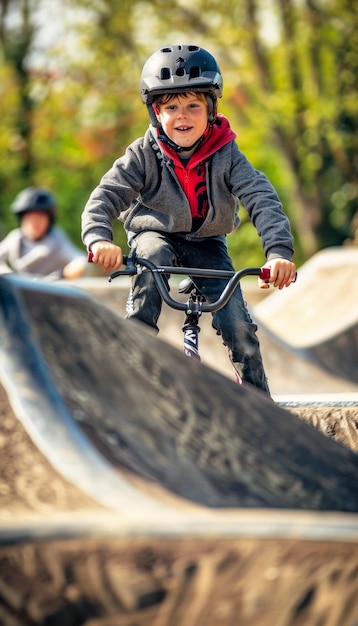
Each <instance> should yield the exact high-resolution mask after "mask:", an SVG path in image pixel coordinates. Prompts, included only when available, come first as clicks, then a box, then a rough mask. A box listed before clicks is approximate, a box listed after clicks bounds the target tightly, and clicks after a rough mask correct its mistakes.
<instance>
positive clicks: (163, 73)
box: [160, 67, 171, 80]
mask: <svg viewBox="0 0 358 626" xmlns="http://www.w3.org/2000/svg"><path fill="white" fill-rule="evenodd" d="M170 76H171V71H170V69H169V67H162V69H161V70H160V80H168V78H170Z"/></svg>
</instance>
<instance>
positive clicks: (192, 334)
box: [183, 315, 201, 361]
mask: <svg viewBox="0 0 358 626" xmlns="http://www.w3.org/2000/svg"><path fill="white" fill-rule="evenodd" d="M183 332H184V354H186V356H190V357H192V358H194V359H196V360H197V361H200V360H201V359H200V354H199V332H200V328H199V324H198V320H197V318H196V316H190V315H189V316H187V318H186V320H185V324H184V326H183Z"/></svg>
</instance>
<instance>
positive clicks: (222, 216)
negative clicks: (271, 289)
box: [82, 116, 293, 260]
mask: <svg viewBox="0 0 358 626" xmlns="http://www.w3.org/2000/svg"><path fill="white" fill-rule="evenodd" d="M221 117H222V118H223V116H221ZM223 119H224V120H225V122H226V124H227V125H228V121H227V120H226V118H223ZM160 144H161V142H160V140H158V137H157V131H156V129H154V128H153V127H149V129H148V130H147V132H146V133H145V135H144V137H141V138H139V139H137V140H136V141H134V142H133V143H132V144H131V145H130V146H128V148H127V150H126V152H125V154H124V155H123V156H122V157H120V158H119V159H117V160H116V161H115V162H114V164H113V166H112V168H111V169H110V170H109V171H108V172H107V173H106V174H105V175H104V176H103V178H102V179H101V181H100V184H99V185H98V186H97V187H96V188H95V189H94V191H93V192H92V194H91V195H90V198H89V200H88V202H87V204H86V206H85V208H84V211H83V214H82V240H83V243H84V244H85V246H86V247H87V249H90V247H91V245H92V244H93V243H95V242H96V241H103V240H105V241H110V242H111V241H113V228H112V224H113V221H114V220H116V219H120V220H121V221H123V223H124V227H125V230H126V231H127V233H128V235H129V238H130V237H131V236H133V233H134V234H135V233H139V232H143V231H145V230H154V231H159V232H164V233H184V234H186V237H187V238H188V239H191V240H195V239H197V238H206V237H214V236H217V235H226V234H228V233H230V232H232V231H233V230H235V228H237V226H238V225H239V222H240V220H239V216H238V209H239V205H240V203H241V204H242V205H243V206H244V207H245V209H246V210H247V212H248V214H249V216H250V219H251V221H252V223H253V225H254V227H255V228H256V230H257V232H258V234H259V235H260V237H261V240H262V245H263V250H264V253H265V256H266V258H267V259H268V260H270V259H271V258H274V257H283V258H285V259H288V260H291V258H292V255H293V238H292V235H291V232H290V225H289V221H288V218H287V216H286V215H285V213H284V211H283V209H282V204H281V202H280V200H279V198H278V195H277V193H276V191H275V189H274V188H273V186H272V185H271V183H270V182H269V180H268V179H267V177H266V176H265V175H264V174H263V173H262V172H259V171H258V170H256V169H255V168H254V167H253V166H252V165H251V163H250V162H249V161H248V160H247V158H246V157H245V155H244V154H243V153H242V152H240V150H239V148H238V146H237V144H236V142H235V141H234V140H231V141H229V142H228V143H226V144H225V145H224V146H222V147H221V148H219V149H218V150H216V151H214V152H213V153H211V154H210V156H208V158H205V157H204V158H202V159H201V161H202V162H203V161H204V162H205V167H206V185H207V192H208V201H209V209H208V213H207V216H206V218H205V221H204V223H203V224H202V225H201V227H200V228H199V230H197V231H195V232H191V228H192V216H191V210H190V205H189V201H188V198H187V196H186V194H185V192H184V190H183V188H182V186H181V185H180V183H179V180H178V178H177V176H176V174H175V167H174V165H175V163H174V160H173V159H172V158H170V157H169V156H168V154H167V153H166V152H165V151H164V150H162V148H161V145H160ZM194 157H195V155H194V156H193V157H192V158H191V159H190V161H189V164H188V167H189V166H190V164H191V163H192V161H193V160H194Z"/></svg>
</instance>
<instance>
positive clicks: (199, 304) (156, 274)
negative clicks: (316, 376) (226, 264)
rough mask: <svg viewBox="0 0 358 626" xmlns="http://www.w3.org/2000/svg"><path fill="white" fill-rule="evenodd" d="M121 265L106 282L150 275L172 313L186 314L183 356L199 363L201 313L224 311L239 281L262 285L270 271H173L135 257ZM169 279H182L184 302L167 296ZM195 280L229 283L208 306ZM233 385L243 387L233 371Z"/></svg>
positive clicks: (125, 257)
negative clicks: (248, 278)
mask: <svg viewBox="0 0 358 626" xmlns="http://www.w3.org/2000/svg"><path fill="white" fill-rule="evenodd" d="M123 265H125V266H126V269H120V270H117V271H115V272H113V273H112V274H111V275H110V276H109V282H112V281H113V280H114V279H115V278H117V277H119V276H134V275H136V274H141V273H142V272H145V271H149V272H151V274H152V276H153V278H154V281H155V284H156V287H157V289H158V291H159V294H160V296H161V298H162V300H163V301H164V302H165V303H166V304H167V305H168V306H169V307H171V308H172V309H176V310H178V311H183V312H184V314H185V320H184V325H183V327H182V331H183V334H184V343H183V349H184V354H186V356H188V357H192V358H194V359H197V360H198V361H200V360H201V359H200V354H199V332H200V326H199V319H200V317H201V315H202V313H211V312H213V311H217V310H219V309H221V308H223V307H224V306H225V305H226V303H227V302H228V301H229V299H230V298H231V296H232V294H233V293H234V291H235V289H236V287H237V286H238V284H239V282H240V281H241V279H242V278H244V277H246V276H258V277H259V278H261V279H262V280H264V281H265V282H267V283H268V282H269V279H270V269H269V268H265V267H247V268H244V269H241V270H239V271H226V270H216V269H201V268H200V269H199V268H195V267H173V266H166V265H155V264H154V263H152V262H151V261H149V260H148V259H144V258H141V257H136V256H132V255H129V256H124V257H123ZM171 275H179V276H185V278H184V279H183V280H182V281H181V282H180V283H179V286H178V293H179V294H185V295H187V296H188V298H187V300H186V301H185V302H183V301H182V300H175V299H173V298H172V297H171V295H170V293H169V283H168V279H169V277H170V276H171ZM195 277H205V278H212V279H215V278H224V279H227V280H228V282H227V284H226V286H225V288H224V290H223V291H222V293H221V294H220V296H219V298H218V299H217V300H215V301H214V302H208V301H207V300H206V298H205V296H204V295H203V294H202V293H201V291H200V290H199V289H198V287H197V286H196V285H195ZM234 372H235V376H236V381H237V383H238V384H242V379H241V377H240V375H239V374H238V372H237V371H236V370H235V369H234Z"/></svg>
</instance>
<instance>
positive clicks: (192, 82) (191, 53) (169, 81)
mask: <svg viewBox="0 0 358 626" xmlns="http://www.w3.org/2000/svg"><path fill="white" fill-rule="evenodd" d="M185 91H198V92H201V93H205V94H206V96H207V100H208V104H209V122H210V123H212V122H213V121H214V120H215V117H216V101H217V99H218V98H221V96H222V91H223V79H222V76H221V71H220V68H219V66H218V64H217V62H216V60H215V58H214V57H213V56H212V54H210V52H208V51H207V50H204V48H200V47H199V46H192V45H177V46H167V47H165V48H161V49H160V50H158V51H157V52H155V53H154V54H152V56H151V57H149V59H148V60H147V62H146V63H145V65H144V67H143V70H142V76H141V80H140V94H141V98H142V101H143V102H144V104H146V105H147V109H148V112H149V117H150V120H151V122H152V124H153V126H156V127H158V126H159V124H158V120H157V118H156V116H155V113H154V111H153V107H152V103H153V100H154V98H155V97H156V96H158V95H160V94H167V93H183V92H185Z"/></svg>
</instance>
